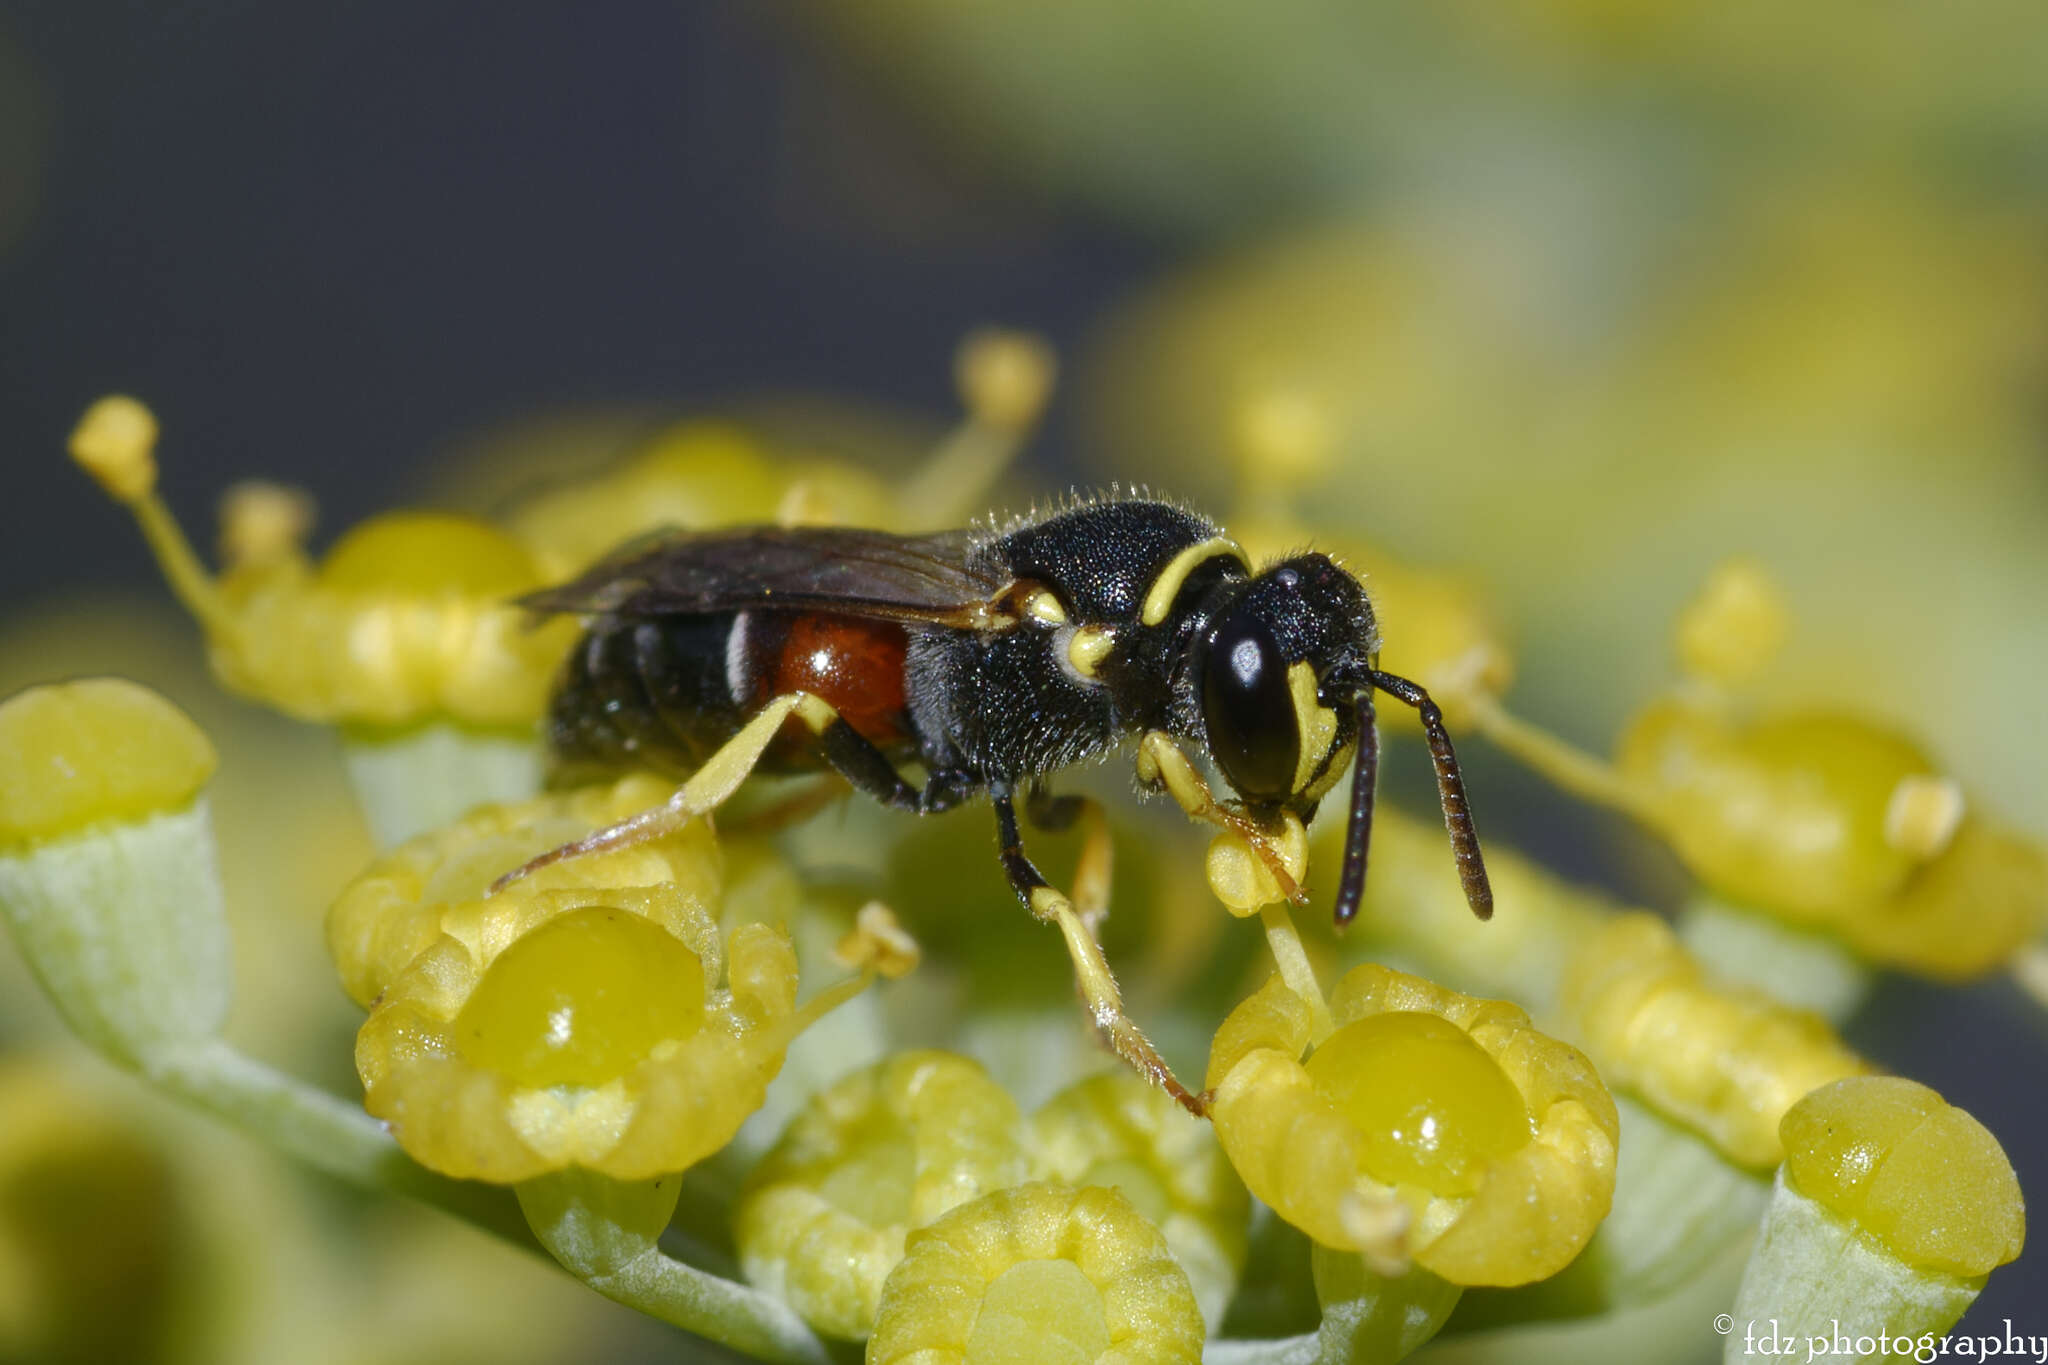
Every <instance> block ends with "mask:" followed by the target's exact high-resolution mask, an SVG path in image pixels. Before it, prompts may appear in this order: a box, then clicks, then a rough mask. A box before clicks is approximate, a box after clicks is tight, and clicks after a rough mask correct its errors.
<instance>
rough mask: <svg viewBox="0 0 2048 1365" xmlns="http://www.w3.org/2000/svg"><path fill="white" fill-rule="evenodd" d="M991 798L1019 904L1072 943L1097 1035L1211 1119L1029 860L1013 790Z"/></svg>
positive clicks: (1076, 916)
mask: <svg viewBox="0 0 2048 1365" xmlns="http://www.w3.org/2000/svg"><path fill="white" fill-rule="evenodd" d="M990 798H991V799H992V800H993V801H994V803H995V808H996V831H997V833H998V835H999V836H1000V838H1001V842H1002V846H1003V853H1002V857H1003V873H1004V875H1005V876H1007V877H1008V878H1009V879H1010V887H1011V889H1012V890H1014V891H1015V892H1016V893H1017V899H1019V900H1021V901H1023V902H1024V905H1025V907H1026V908H1027V909H1029V910H1030V911H1031V913H1032V914H1034V915H1036V916H1037V917H1038V918H1040V919H1042V920H1051V921H1052V922H1053V923H1054V924H1057V925H1058V926H1059V929H1060V933H1061V935H1062V936H1063V937H1064V938H1065V939H1066V940H1067V955H1068V956H1069V957H1071V958H1072V959H1073V960H1074V978H1075V981H1076V983H1077V984H1078V985H1079V987H1080V990H1081V999H1082V1001H1083V1002H1084V1003H1086V1005H1087V1006H1088V1013H1089V1016H1090V1017H1091V1018H1093V1019H1094V1021H1095V1031H1096V1033H1097V1034H1099V1035H1100V1036H1101V1038H1102V1040H1103V1042H1105V1043H1107V1044H1109V1048H1110V1050H1111V1051H1112V1052H1114V1053H1116V1055H1117V1056H1119V1057H1121V1058H1123V1059H1124V1060H1125V1061H1126V1062H1128V1063H1130V1064H1131V1065H1132V1066H1133V1067H1135V1068H1136V1069H1137V1070H1138V1072H1139V1073H1140V1074H1141V1075H1143V1076H1145V1077H1146V1078H1147V1079H1149V1080H1150V1081H1151V1082H1152V1083H1153V1084H1154V1085H1156V1086H1158V1087H1159V1088H1160V1089H1161V1090H1164V1091H1165V1092H1166V1093H1167V1094H1169V1095H1171V1096H1173V1098H1174V1100H1175V1101H1176V1102H1178V1103H1179V1105H1180V1106H1181V1108H1183V1109H1185V1110H1187V1111H1188V1112H1189V1113H1190V1114H1193V1115H1194V1116H1195V1117H1196V1118H1201V1117H1203V1116H1204V1115H1206V1114H1207V1113H1208V1105H1207V1103H1206V1102H1205V1100H1204V1099H1203V1097H1202V1096H1200V1095H1196V1094H1194V1093H1192V1092H1191V1091H1189V1090H1188V1088H1187V1087H1186V1086H1184V1085H1182V1084H1181V1083H1180V1081H1179V1080H1178V1079H1177V1078H1176V1077H1175V1076H1174V1074H1173V1068H1172V1067H1169V1066H1168V1065H1167V1064H1166V1060H1165V1059H1164V1058H1163V1057H1161V1056H1160V1055H1159V1053H1158V1052H1157V1051H1156V1050H1154V1048H1153V1046H1152V1044H1151V1043H1150V1042H1149V1041H1147V1039H1146V1037H1145V1035H1144V1033H1143V1032H1142V1031H1140V1029H1139V1028H1138V1026H1137V1024H1135V1023H1133V1022H1132V1020H1131V1017H1130V1016H1129V1015H1127V1014H1125V1013H1124V1001H1123V996H1122V994H1121V993H1120V992H1119V991H1118V990H1117V987H1116V977H1115V976H1114V975H1113V974H1112V973H1111V972H1110V970H1109V963H1108V962H1107V961H1106V960H1105V959H1104V958H1103V956H1102V946H1101V945H1100V944H1098V943H1097V942H1096V941H1095V935H1094V934H1092V933H1090V932H1089V929H1088V926H1087V924H1086V923H1084V922H1083V921H1082V918H1081V914H1080V912H1079V911H1078V910H1076V909H1075V908H1074V904H1073V902H1072V901H1070V900H1068V899H1067V898H1066V897H1065V896H1064V895H1062V894H1060V892H1059V891H1058V890H1057V889H1055V888H1054V887H1053V885H1052V884H1051V883H1050V882H1048V881H1046V879H1045V877H1044V876H1043V875H1042V874H1041V873H1040V872H1039V870H1038V869H1037V868H1035V867H1033V866H1032V865H1031V860H1030V859H1029V858H1027V857H1025V856H1024V846H1023V840H1022V838H1021V837H1020V836H1019V834H1018V832H1017V808H1016V806H1015V805H1014V804H1012V802H1011V800H1010V793H1009V791H1008V790H1007V789H1006V788H995V789H993V790H991V792H990Z"/></svg>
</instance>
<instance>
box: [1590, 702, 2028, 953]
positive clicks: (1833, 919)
mask: <svg viewBox="0 0 2048 1365" xmlns="http://www.w3.org/2000/svg"><path fill="white" fill-rule="evenodd" d="M1616 763H1617V766H1618V767H1619V769H1620V771H1621V772H1622V773H1623V775H1624V776H1625V777H1626V778H1627V779H1628V780H1629V781H1630V782H1632V783H1634V784H1636V785H1637V786H1638V787H1639V788H1640V789H1641V791H1642V792H1643V793H1644V794H1645V797H1646V801H1647V813H1648V815H1649V817H1650V818H1651V819H1652V820H1653V822H1654V823H1655V824H1656V825H1657V827H1658V828H1659V829H1660V830H1661V831H1662V832H1663V834H1664V835H1665V837H1666V838H1668V839H1669V840H1670V841H1671V845H1672V848H1673V849H1674V850H1675V851H1676V852H1677V853H1678V855H1679V857H1681V858H1682V859H1684V860H1685V862H1686V865H1687V866H1688V867H1690V868H1691V869H1692V871H1693V872H1694V874H1695V875H1697V876H1698V877H1699V878H1700V880H1701V881H1702V882H1704V883H1706V884H1707V885H1708V886H1709V887H1711V888H1713V889H1714V890H1716V891H1718V892H1720V893H1722V894H1724V895H1726V896H1727V897H1728V898H1729V899H1731V900H1733V901H1735V902H1737V903H1740V904H1742V905H1745V906H1747V907H1749V908H1751V909H1754V910H1757V911H1760V912H1763V913H1765V914H1769V915H1772V916H1775V917H1777V918H1779V919H1783V920H1786V921H1789V922H1791V923H1792V924H1795V925H1798V926H1802V927H1806V928H1811V929H1820V930H1824V931H1825V932H1826V933H1828V934H1830V935H1831V936H1833V937H1834V938H1836V939H1838V940H1840V941H1841V942H1843V943H1845V944H1846V945H1847V946H1848V947H1849V948H1850V949H1851V950H1852V951H1853V952H1855V953H1857V954H1859V955H1861V956H1863V957H1865V958H1869V959H1872V960H1875V961H1877V962H1881V963H1884V964H1886V965H1889V966H1895V967H1900V968H1903V969H1905V970H1908V971H1913V972H1917V973H1920V974H1922V975H1926V976H1932V977H1934V978H1936V979H1938V980H1948V981H1954V980H1964V979H1968V978H1970V977H1973V976H1979V975H1982V974H1983V973H1985V972H1988V971H1992V970H1994V969H1996V968H1998V967H1999V966H2001V965H2003V964H2004V963H2005V962H2006V961H2007V960H2008V959H2010V958H2011V957H2012V955H2013V954H2014V953H2015V952H2017V951H2018V950H2019V949H2020V948H2021V947H2022V946H2023V945H2024V944H2026V943H2028V942H2030V941H2031V940H2032V939H2033V938H2034V937H2035V936H2036V935H2038V934H2039V933H2040V932H2041V929H2042V927H2043V925H2044V924H2048V858H2044V857H2043V855H2042V853H2041V851H2040V849H2038V848H2037V847H2035V846H2034V845H2033V844H2031V843H2029V842H2028V841H2026V840H2024V839H2022V838H2020V837H2019V836H2017V835H2015V834H2012V833H2010V832H2009V831H2006V830H2003V829H2001V828H1999V827H1998V826H1997V825H1996V824H1995V823H1994V822H1992V821H1990V820H1989V819H1988V818H1986V817H1984V816H1982V815H1980V814H1978V813H1976V812H1974V811H1971V810H1969V809H1968V808H1967V803H1966V802H1965V800H1964V798H1963V795H1962V792H1961V789H1960V788H1959V787H1957V785H1956V784H1955V783H1954V781H1953V780H1951V779H1949V778H1945V777H1942V776H1940V775H1938V774H1936V773H1934V772H1933V769H1932V765H1931V764H1930V763H1929V762H1928V760H1927V759H1926V758H1925V757H1924V756H1923V755H1922V754H1921V753H1920V751H1919V750H1918V749H1916V748H1915V747H1913V746H1912V745H1911V744H1910V743H1908V742H1907V741H1906V740H1904V739H1902V738H1900V737H1898V736H1896V735H1893V734H1891V733H1889V732H1887V731H1884V730H1881V729H1879V728H1877V727H1875V726H1872V725H1869V724H1866V723H1864V722H1862V721H1857V720H1852V719H1849V718H1847V717H1841V716H1828V715H1814V716H1791V717H1781V718H1778V719H1771V720H1763V721H1759V722H1756V723H1754V724H1749V725H1737V724H1734V723H1732V722H1730V721H1728V720H1727V719H1725V718H1724V717H1722V716H1721V715H1719V714H1718V713H1716V712H1713V711H1710V710H1705V709H1701V708H1698V707H1695V706H1690V705H1687V704H1685V703H1683V702H1680V701H1676V700H1666V701H1662V702H1658V703H1656V704H1654V705H1652V706H1650V707H1649V708H1647V709H1646V710H1645V711H1644V712H1643V713H1642V715H1641V716H1639V717H1638V718H1637V719H1636V721H1635V723H1634V724H1633V725H1632V726H1631V727H1630V729H1629V732H1628V734H1627V735H1626V736H1625V737H1624V739H1623V741H1622V746H1621V751H1620V753H1619V755H1618V757H1617V759H1616Z"/></svg>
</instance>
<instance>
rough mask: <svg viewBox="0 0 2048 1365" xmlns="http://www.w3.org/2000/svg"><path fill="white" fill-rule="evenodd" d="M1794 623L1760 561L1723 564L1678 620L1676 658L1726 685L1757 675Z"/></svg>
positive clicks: (1694, 671)
mask: <svg viewBox="0 0 2048 1365" xmlns="http://www.w3.org/2000/svg"><path fill="white" fill-rule="evenodd" d="M1791 626H1792V615H1791V613H1790V612H1789V611H1788V610H1787V609H1786V607H1785V600H1784V596H1783V595H1782V594H1781V593H1780V592H1779V591H1778V585H1777V584H1776V583H1775V582H1773V581H1772V580H1771V576H1770V575H1769V574H1768V573H1766V572H1765V571H1764V568H1763V566H1762V565H1760V564H1758V563H1756V562H1755V561H1753V560H1748V559H1731V560H1728V561H1726V562H1725V563H1723V564H1721V565H1719V566H1718V567H1717V568H1716V569H1715V570H1714V572H1713V574H1712V575H1711V576H1709V577H1708V579H1707V582H1706V586H1705V587H1703V588H1701V589H1700V592H1699V595H1698V596H1697V597H1695V598H1694V599H1693V600H1692V602H1691V603H1690V604H1689V605H1687V607H1686V608H1685V610H1684V611H1683V612H1682V613H1681V614H1680V615H1679V618H1678V662H1679V667H1681V668H1683V669H1684V670H1685V671H1686V672H1687V673H1688V674H1691V675H1692V676H1694V677H1699V678H1708V679H1711V680H1713V681H1715V682H1718V683H1722V684H1726V685H1730V686H1733V685H1737V684H1740V683H1745V682H1748V681H1750V680H1751V679H1753V678H1754V677H1756V675H1757V674H1759V673H1761V672H1762V671H1763V670H1764V668H1765V667H1766V666H1767V665H1768V664H1769V663H1770V662H1771V660H1772V659H1773V658H1775V657H1776V655H1777V653H1778V649H1779V646H1781V645H1783V644H1784V642H1785V636H1786V634H1787V632H1788V631H1790V629H1791Z"/></svg>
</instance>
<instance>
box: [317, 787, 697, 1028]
mask: <svg viewBox="0 0 2048 1365" xmlns="http://www.w3.org/2000/svg"><path fill="white" fill-rule="evenodd" d="M669 791H670V787H669V785H668V784H667V783H665V782H662V781H660V780H658V779H656V778H653V777H650V776H646V775H638V776H633V777H628V778H625V779H623V780H621V781H619V782H618V783H616V784H614V785H612V786H608V787H589V788H584V789H580V790H577V791H570V792H554V793H550V794H548V795H546V796H541V797H536V798H534V799H533V800H531V801H521V802H518V803H516V804H513V805H505V806H485V807H482V808H481V809H478V810H475V811H472V812H470V813H469V814H468V815H466V816H464V817H463V818H462V819H461V820H459V821H457V822H456V823H455V824H453V825H450V826H449V827H448V828H446V829H443V830H437V831H435V832H434V833H432V834H425V835H421V836H420V837H419V838H417V839H414V840H412V841H410V842H409V843H406V844H404V845H401V846H400V847H398V848H396V849H393V850H392V851H391V852H390V853H387V854H385V855H384V856H383V857H381V858H379V859H377V861H375V862H374V863H372V864H370V866H369V867H367V868H365V869H364V870H363V872H362V874H361V875H360V876H358V877H357V878H356V879H355V880H354V881H353V882H351V883H350V884H349V885H348V887H347V888H346V889H345V890H344V891H343V892H342V893H341V895H340V896H339V897H338V898H337V899H336V900H335V902H334V906H333V908H332V909H331V910H329V911H328V915H327V949H328V953H329V954H330V955H331V956H332V957H333V959H334V965H335V968H336V970H337V971H339V972H340V974H341V984H342V988H343V989H344V990H346V991H347V992H348V993H349V996H350V997H351V998H352V999H354V1000H355V1002H356V1003H357V1004H359V1005H361V1006H362V1007H363V1008H365V1009H368V1008H369V1007H370V1006H371V1005H372V1004H373V1003H375V1001H376V999H377V997H378V996H380V995H382V994H383V992H384V990H385V988H386V987H387V986H389V985H390V984H391V982H392V980H393V979H394V978H396V977H397V975H398V974H399V973H400V972H401V971H403V970H404V969H405V968H406V966H407V965H408V964H410V963H411V962H412V960H413V959H414V958H416V957H418V956H419V955H420V954H421V953H423V952H425V951H426V950H427V949H428V948H430V947H432V946H433V945H434V943H435V942H437V941H438V940H439V939H440V937H441V934H442V932H443V929H444V928H445V927H446V926H447V925H448V924H450V923H452V922H456V921H467V920H472V919H475V918H477V917H478V916H480V915H484V913H485V907H484V903H483V897H484V893H485V892H486V891H487V890H488V889H489V888H490V885H491V883H492V882H494V881H496V880H497V879H498V878H499V877H502V876H503V875H504V874H505V873H507V872H510V871H512V870H513V869H514V868H516V867H519V866H521V865H522V864H524V863H525V862H526V861H527V860H528V859H530V858H533V857H535V856H537V855H539V854H542V853H546V852H547V851H548V850H550V849H553V848H557V847H559V846H560V845H562V844H565V843H568V842H570V841H571V840H573V839H578V838H581V837H582V836H583V835H585V834H588V833H589V832H590V831H591V830H593V829H597V828H600V827H602V826H605V825H609V824H611V823H613V822H614V821H617V820H621V819H624V818H625V817H626V816H629V815H632V814H635V813H636V812H638V811H643V810H646V809H648V808H649V807H651V806H655V805H659V804H660V803H661V801H662V800H663V798H665V797H666V796H667V795H668V793H669ZM719 871H720V869H719V850H718V845H717V843H716V841H715V840H714V839H713V837H712V833H711V827H710V825H709V824H708V823H707V822H705V821H701V820H700V821H695V822H693V823H691V824H689V825H686V826H684V827H683V828H682V829H680V830H678V831H676V832H675V833H673V834H670V835H667V836H664V837H663V838H660V839H655V840H652V841H650V842H648V843H644V844H639V845H636V846H634V847H632V848H625V849H618V850H615V851H613V852H609V853H599V854H592V855H589V856H586V857H581V858H568V859H564V860H563V861H561V862H558V863H554V864H552V865H550V866H548V867H545V868H542V869H541V870H540V871H538V872H536V873H534V874H532V875H531V876H528V877H524V878H521V879H520V880H519V881H516V882H514V883H512V885H510V886H509V887H507V888H506V889H505V890H504V891H503V892H502V893H501V894H500V895H499V896H497V897H493V898H492V900H493V902H503V903H506V904H509V903H511V902H513V901H518V900H521V899H524V898H529V897H532V896H535V895H538V894H540V893H543V892H550V893H554V892H577V891H582V892H601V891H608V890H613V889H621V888H630V887H644V886H654V885H659V884H666V885H669V886H673V887H675V888H677V889H678V890H679V891H681V892H682V893H683V894H684V895H685V896H686V897H687V898H688V899H689V900H691V901H693V902H694V903H697V904H701V905H707V906H712V905H716V903H717V899H718V894H719V886H720V875H719ZM498 922H502V920H501V921H498Z"/></svg>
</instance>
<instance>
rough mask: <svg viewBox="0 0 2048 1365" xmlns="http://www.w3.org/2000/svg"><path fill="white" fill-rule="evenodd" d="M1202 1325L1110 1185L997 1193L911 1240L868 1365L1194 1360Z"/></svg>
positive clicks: (1181, 1281) (1161, 1254)
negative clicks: (1106, 1187)
mask: <svg viewBox="0 0 2048 1365" xmlns="http://www.w3.org/2000/svg"><path fill="white" fill-rule="evenodd" d="M1202 1340H1203V1330H1202V1318H1201V1314H1200V1313H1199V1312H1198V1311H1197V1310H1196V1307H1195V1296H1194V1294H1193V1292H1192V1291H1191V1290H1190V1289H1189V1288H1188V1280H1187V1276H1186V1275H1184V1274H1183V1273H1182V1272H1181V1269H1180V1267H1179V1266H1177V1265H1175V1264H1174V1262H1173V1257H1172V1256H1171V1255H1170V1254H1169V1253H1168V1251H1167V1248H1166V1243H1165V1240H1164V1239H1163V1238H1161V1236H1160V1235H1159V1232H1158V1231H1157V1230H1156V1229H1155V1228H1153V1226H1152V1225H1151V1224H1150V1223H1148V1222H1146V1221H1145V1218H1144V1216H1143V1215H1142V1214H1140V1213H1139V1212H1138V1211H1137V1210H1136V1209H1134V1208H1132V1207H1131V1204H1130V1202H1129V1201H1128V1200H1126V1199H1125V1198H1124V1197H1123V1196H1122V1195H1120V1194H1118V1193H1117V1192H1116V1191H1114V1190H1106V1189H1101V1188H1099V1187H1098V1188H1090V1189H1081V1190H1076V1189H1073V1188H1070V1187H1068V1186H1064V1185H1044V1184H1031V1185H1019V1186H1016V1187H1015V1188H1012V1189H1006V1190H999V1191H997V1192H996V1193H994V1194H989V1195H986V1196H983V1197H982V1198H980V1199H977V1200H975V1201H974V1202H973V1203H970V1204H964V1205H962V1206H961V1207H959V1208H957V1209H955V1210H953V1211H952V1212H951V1213H949V1214H947V1215H946V1216H945V1217H944V1218H942V1219H940V1220H939V1221H938V1222H936V1223H934V1224H933V1225H932V1226H931V1227H928V1228H925V1229H923V1230H922V1231H919V1232H916V1233H913V1234H912V1235H911V1237H910V1240H909V1244H908V1248H907V1250H906V1252H905V1255H904V1257H903V1261H902V1263H901V1264H899V1265H898V1266H897V1267H896V1269H895V1270H894V1271H893V1272H891V1274H890V1276H889V1281H888V1284H887V1286H886V1287H885V1288H884V1290H883V1293H882V1304H881V1312H880V1314H879V1316H878V1317H877V1319H876V1322H875V1329H874V1336H873V1338H872V1339H871V1340H870V1341H869V1342H868V1352H867V1360H868V1365H1177V1363H1178V1365H1196V1362H1198V1361H1200V1360H1201V1358H1202Z"/></svg>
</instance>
